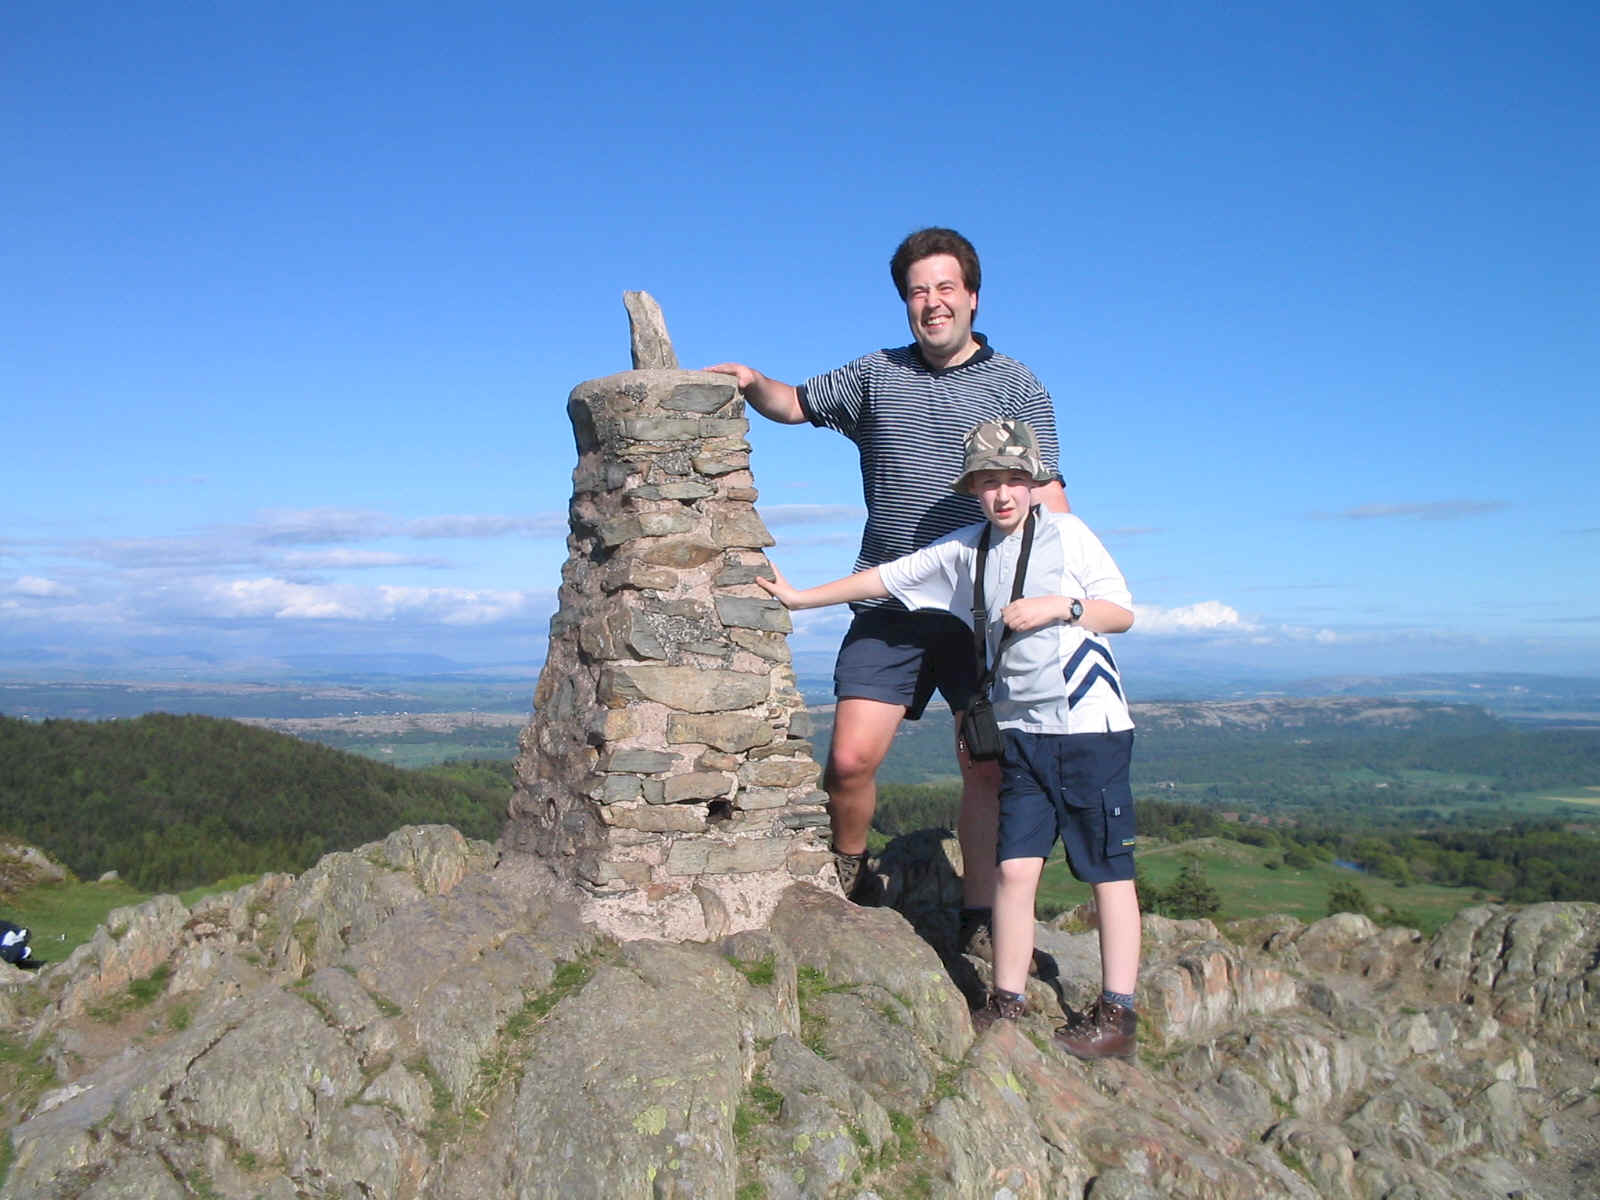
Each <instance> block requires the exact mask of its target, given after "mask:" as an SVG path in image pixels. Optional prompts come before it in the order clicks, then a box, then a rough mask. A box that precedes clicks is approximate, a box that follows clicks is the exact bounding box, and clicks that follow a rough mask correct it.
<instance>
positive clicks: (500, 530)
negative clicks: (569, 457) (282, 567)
mask: <svg viewBox="0 0 1600 1200" xmlns="http://www.w3.org/2000/svg"><path fill="white" fill-rule="evenodd" d="M567 524H568V523H567V514H566V513H564V512H559V513H556V512H543V513H528V514H504V513H459V514H446V515H444V516H437V517H411V518H401V517H394V516H390V515H389V514H387V513H380V512H370V511H365V510H358V509H340V508H308V509H299V510H282V511H273V512H266V513H263V514H261V520H260V523H259V525H258V526H256V527H254V528H251V527H246V529H245V530H244V532H245V534H246V536H249V537H250V538H251V539H252V540H254V541H257V542H260V543H262V544H264V545H269V546H283V545H295V546H308V545H309V546H318V545H326V544H328V543H330V542H354V541H365V540H369V539H373V538H386V537H413V538H486V537H508V536H512V535H517V534H521V535H531V536H534V537H555V536H565V535H566V532H567Z"/></svg>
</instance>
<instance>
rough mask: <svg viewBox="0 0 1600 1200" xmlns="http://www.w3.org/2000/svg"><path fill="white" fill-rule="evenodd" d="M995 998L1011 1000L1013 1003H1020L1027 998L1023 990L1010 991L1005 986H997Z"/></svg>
mask: <svg viewBox="0 0 1600 1200" xmlns="http://www.w3.org/2000/svg"><path fill="white" fill-rule="evenodd" d="M994 998H995V999H996V1000H1009V1001H1011V1002H1012V1003H1013V1004H1020V1003H1022V1001H1024V1000H1026V999H1027V997H1026V996H1024V995H1023V994H1022V993H1021V992H1008V991H1006V990H1005V988H995V989H994Z"/></svg>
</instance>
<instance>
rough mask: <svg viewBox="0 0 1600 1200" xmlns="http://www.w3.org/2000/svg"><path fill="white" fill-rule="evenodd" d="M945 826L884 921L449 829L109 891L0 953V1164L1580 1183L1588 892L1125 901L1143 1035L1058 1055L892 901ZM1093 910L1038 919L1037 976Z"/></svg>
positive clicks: (274, 1184)
mask: <svg viewBox="0 0 1600 1200" xmlns="http://www.w3.org/2000/svg"><path fill="white" fill-rule="evenodd" d="M944 845H945V841H944V839H942V838H940V837H937V836H921V835H919V836H917V837H916V838H914V839H909V840H908V844H907V845H905V846H902V847H900V848H898V849H897V850H896V852H895V857H894V858H893V859H891V866H894V864H895V863H898V864H899V865H898V866H894V870H895V874H894V876H893V878H895V879H896V880H897V881H898V882H899V884H900V887H899V892H898V899H899V900H900V902H901V903H902V904H903V905H904V906H905V908H906V910H907V912H906V913H905V914H903V913H901V912H898V911H895V910H891V909H863V908H857V907H855V906H852V905H850V904H848V903H846V902H845V901H843V900H842V899H841V898H840V897H838V896H837V895H835V894H830V893H827V892H824V891H821V890H818V889H814V888H811V887H808V886H807V885H804V884H797V885H795V886H794V887H793V888H791V889H790V891H788V892H787V893H785V894H784V896H783V897H782V898H781V899H780V901H779V902H778V904H777V906H776V907H775V908H774V910H773V912H772V916H771V919H770V921H769V922H768V923H767V926H766V927H765V928H759V929H745V930H742V931H739V932H736V933H733V934H731V935H729V936H726V937H724V938H722V939H721V940H719V941H705V942H683V943H673V942H666V941H659V940H641V941H633V942H626V943H620V944H619V943H617V942H614V941H611V940H609V939H608V938H606V937H605V936H604V935H602V934H601V933H600V932H599V931H598V930H597V929H596V928H594V927H593V926H590V925H586V924H584V923H583V922H582V921H581V920H580V919H579V917H578V914H579V912H580V910H581V897H578V896H576V895H574V894H573V889H572V888H571V885H570V884H568V883H566V882H565V881H563V880H561V879H560V878H559V877H558V876H556V875H555V874H554V873H552V872H551V871H549V870H548V868H547V867H545V865H544V864H542V863H540V862H538V861H535V860H532V859H529V858H527V857H525V856H521V855H517V854H514V853H500V854H499V855H498V856H497V854H496V852H495V851H494V850H493V848H491V847H489V846H486V845H483V844H475V843H470V842H467V841H465V840H464V839H462V838H461V837H460V836H459V835H458V834H456V833H455V832H454V831H453V830H448V829H444V828H441V827H431V828H409V829H405V830H400V831H398V832H397V833H396V834H394V835H392V836H391V837H390V838H389V839H386V840H385V841H384V842H381V843H374V844H372V845H370V846H364V847H361V848H360V849H358V850H356V851H352V852H350V853H348V854H338V855H329V856H328V857H327V858H325V859H323V860H322V862H321V863H319V864H318V865H317V866H316V867H314V868H313V869H311V870H309V871H307V872H306V873H305V874H304V875H302V876H301V877H299V878H292V877H289V876H272V877H267V878H264V879H262V880H260V881H258V882H256V883H255V884H252V885H250V886H249V887H247V888H244V889H241V890H240V891H239V892H236V893H232V894H230V895H227V896H219V897H210V898H207V899H206V900H204V901H202V902H200V903H198V904H197V905H196V906H195V907H194V908H192V909H185V908H184V907H183V906H182V905H181V904H180V903H178V902H177V901H176V900H175V899H174V898H172V897H162V898H158V899H156V900H152V901H150V902H148V903H147V904H145V905H140V906H137V907H135V908H133V909H127V910H121V911H119V912H118V913H116V914H113V921H114V928H115V929H116V930H117V931H120V936H113V932H112V928H109V927H108V928H107V929H106V930H103V931H102V932H103V934H104V937H103V938H100V937H97V938H96V939H93V940H92V941H91V942H90V943H88V944H86V945H85V947H84V948H83V950H82V952H80V953H78V954H75V955H74V956H72V957H71V958H70V959H69V960H67V961H66V962H63V963H58V964H54V965H51V966H48V967H46V968H44V969H43V970H41V971H39V972H35V973H31V974H28V973H22V972H14V973H13V975H12V976H8V977H6V978H4V979H3V980H0V994H3V997H4V1003H3V1004H0V1013H3V1014H5V1016H4V1021H5V1029H4V1033H5V1035H6V1037H7V1038H8V1039H9V1040H10V1042H11V1043H12V1044H14V1045H33V1046H37V1047H39V1049H40V1061H41V1062H43V1063H46V1064H49V1069H50V1071H51V1072H52V1073H53V1078H51V1079H48V1080H47V1081H44V1082H43V1083H42V1084H40V1085H39V1086H35V1087H33V1088H32V1089H31V1090H25V1091H23V1092H15V1091H14V1092H10V1093H8V1094H7V1095H6V1097H5V1099H4V1100H3V1101H0V1103H4V1104H5V1105H6V1106H7V1107H6V1110H5V1111H6V1114H7V1119H8V1121H9V1123H10V1128H9V1130H8V1136H9V1138H10V1142H11V1147H12V1151H13V1154H12V1161H11V1165H10V1167H9V1170H8V1173H7V1175H6V1177H5V1179H4V1182H3V1184H0V1196H3V1197H6V1198H8V1200H10V1198H21V1197H26V1198H28V1200H33V1198H36V1197H44V1198H57V1197H59V1198H66V1197H104V1198H112V1197H133V1196H138V1197H167V1196H171V1197H179V1196H194V1195H210V1196H222V1197H230V1198H232V1197H240V1198H243V1197H257V1196H264V1197H273V1198H278V1197H281V1198H283V1200H290V1198H294V1197H339V1198H341V1200H343V1198H346V1197H350V1198H354V1197H370V1196H385V1197H399V1198H411V1197H417V1198H427V1200H468V1198H469V1197H470V1198H473V1200H477V1198H480V1197H483V1196H500V1195H520V1196H526V1197H543V1196H548V1197H555V1196H562V1197H569V1196H578V1197H583V1196H593V1197H601V1196H604V1197H656V1196H682V1197H688V1196H695V1197H701V1196H710V1197H728V1198H735V1197H744V1196H753V1195H758V1194H759V1195H763V1196H766V1197H769V1198H773V1197H840V1198H849V1200H859V1198H863V1197H869V1196H879V1197H892V1196H902V1195H935V1196H955V1197H973V1198H978V1197H982V1198H984V1200H990V1198H992V1197H995V1196H1010V1197H1018V1198H1021V1197H1041V1198H1043V1197H1056V1196H1063V1195H1071V1196H1089V1197H1107V1196H1110V1197H1130V1198H1134V1197H1151V1196H1160V1197H1194V1198H1196V1200H1198V1198H1200V1197H1206V1198H1210V1197H1239V1198H1243V1197H1255V1196H1283V1197H1294V1198H1307V1197H1319V1196H1341V1197H1342V1196H1355V1197H1363V1198H1366V1197H1371V1198H1374V1200H1375V1198H1378V1197H1397V1196H1416V1197H1489V1196H1508V1195H1521V1196H1526V1197H1541V1198H1543V1200H1566V1198H1575V1197H1580V1196H1582V1197H1587V1196H1592V1195H1594V1194H1595V1182H1596V1179H1597V1177H1600V1175H1597V1172H1600V1091H1597V1087H1600V1067H1597V1063H1600V1019H1597V1017H1596V1013H1595V1003H1594V998H1595V995H1596V989H1595V979H1594V971H1595V965H1594V964H1595V957H1594V947H1595V946H1596V945H1597V944H1600V940H1597V939H1600V906H1596V905H1593V904H1560V905H1534V906H1529V907H1527V908H1522V909H1514V908H1498V907H1495V908H1489V907H1485V908H1480V909H1473V910H1468V911H1466V912H1463V913H1461V914H1459V915H1458V916H1457V917H1456V918H1455V920H1454V921H1452V922H1450V923H1449V924H1447V925H1446V926H1445V927H1444V928H1443V929H1441V930H1440V932H1439V933H1438V934H1437V935H1436V936H1434V937H1433V938H1431V939H1428V940H1427V941H1423V940H1422V939H1420V938H1418V937H1416V936H1414V935H1410V934H1405V933H1403V932H1402V933H1400V934H1396V933H1395V931H1390V930H1381V929H1377V928H1375V927H1372V926H1371V925H1370V924H1368V923H1365V922H1364V921H1363V920H1362V919H1359V918H1356V919H1353V918H1349V917H1333V918H1328V919H1327V920H1325V921H1319V922H1316V923H1314V924H1312V925H1310V926H1305V925H1301V924H1300V923H1298V922H1295V921H1292V920H1289V919H1287V918H1283V919H1274V920H1272V921H1265V922H1248V923H1241V924H1240V925H1238V926H1237V927H1231V926H1230V927H1222V928H1218V927H1216V926H1214V925H1212V924H1211V923H1209V922H1161V921H1159V920H1158V919H1155V918H1151V919H1150V921H1149V924H1148V936H1147V949H1148V956H1147V963H1146V970H1145V972H1144V975H1143V978H1142V981H1141V986H1140V1009H1141V1014H1142V1022H1143V1025H1142V1030H1141V1050H1140V1053H1139V1056H1138V1057H1137V1058H1136V1059H1134V1060H1130V1061H1109V1062H1102V1063H1083V1062H1079V1061H1077V1060H1075V1059H1071V1058H1069V1057H1067V1056H1065V1055H1064V1054H1062V1053H1061V1052H1060V1051H1059V1050H1057V1049H1056V1048H1055V1047H1054V1045H1053V1044H1052V1042H1051V1040H1050V1032H1051V1030H1052V1028H1053V1026H1054V1025H1055V1024H1056V1023H1058V1022H1059V1021H1060V1019H1061V1007H1060V1001H1059V998H1058V993H1057V992H1056V991H1055V990H1054V988H1052V987H1051V986H1049V985H1048V984H1046V983H1037V982H1036V983H1035V984H1034V985H1033V987H1032V988H1031V989H1030V993H1029V995H1030V1001H1031V1002H1032V1004H1033V1005H1034V1010H1035V1011H1034V1012H1033V1013H1031V1014H1030V1015H1029V1016H1028V1017H1026V1018H1025V1019H1024V1020H1022V1021H1020V1022H1014V1023H1013V1022H1000V1023H998V1024H996V1025H995V1026H994V1027H992V1028H991V1029H990V1030H989V1031H987V1032H986V1033H985V1034H983V1036H981V1037H978V1038H976V1039H975V1038H974V1036H973V1031H972V1026H971V1024H970V1020H969V1018H968V1015H967V1009H966V1004H965V1000H964V997H963V995H962V991H961V988H960V987H958V985H957V982H956V980H955V976H956V975H958V974H961V972H960V971H958V970H955V969H954V968H955V967H956V966H957V964H954V963H952V961H951V960H950V959H949V957H948V956H946V957H944V958H941V956H940V954H939V953H938V952H936V949H935V947H934V946H932V945H931V944H930V943H929V942H928V941H927V940H925V938H924V936H923V935H921V934H919V933H918V931H917V928H916V926H915V925H914V924H913V922H912V921H911V920H909V919H908V916H907V914H909V913H912V912H927V911H931V909H932V907H933V898H934V897H937V896H942V895H944V893H945V889H946V887H947V884H948V880H949V876H950V873H951V872H952V871H953V869H954V868H953V865H952V864H951V863H950V862H949V861H948V860H947V861H946V862H945V864H944V865H943V866H940V865H939V864H938V863H935V862H933V861H924V862H922V863H921V864H915V863H913V862H912V861H911V859H910V857H909V855H910V852H911V847H915V848H916V852H917V853H920V854H922V855H924V856H928V855H934V854H943V853H945V851H944V849H943V847H944ZM885 857H886V858H888V857H890V856H887V855H886V856H885ZM710 897H711V899H712V900H715V895H714V894H710ZM709 911H710V910H709V909H708V912H709ZM130 939H131V940H130ZM1093 940H1094V935H1093V933H1092V932H1091V933H1074V932H1069V931H1068V929H1066V928H1061V929H1048V930H1047V929H1045V928H1044V927H1041V941H1042V943H1043V944H1046V945H1048V946H1050V947H1052V948H1053V953H1054V955H1055V958H1056V961H1057V964H1058V965H1059V966H1060V967H1061V969H1062V972H1063V977H1062V979H1061V980H1059V981H1057V984H1056V986H1057V987H1059V988H1060V989H1061V991H1060V993H1059V994H1060V995H1066V996H1076V995H1080V994H1082V993H1083V992H1085V991H1087V990H1088V989H1089V988H1090V987H1091V986H1092V980H1084V979H1080V978H1077V976H1078V975H1079V974H1082V973H1085V972H1092V970H1093V967H1094V957H1093V952H1092V951H1093ZM125 943H126V944H125ZM441 944H445V945H448V946H449V947H450V948H451V949H450V952H449V953H448V954H441V953H439V952H438V947H439V946H440V945H441ZM202 959H206V960H208V961H209V964H210V965H209V966H208V967H207V968H206V969H205V970H203V971H202V970H200V969H199V968H198V966H197V964H199V963H200V962H201V961H202ZM1308 964H1314V965H1308ZM960 965H961V966H964V967H965V969H966V972H967V973H969V974H971V975H981V973H982V967H981V965H980V964H976V963H973V962H970V961H966V960H962V963H961V964H960ZM163 967H166V968H168V972H167V973H166V974H165V975H162V974H160V972H161V969H162V968H163ZM135 972H137V974H135ZM152 978H155V979H164V981H165V991H164V992H163V993H162V994H161V995H160V996H159V998H158V999H157V1000H156V1001H155V1002H154V1003H153V1004H151V1005H150V1006H149V1007H147V1008H143V1009H139V1010H137V1011H135V1012H133V1013H131V1014H127V1015H123V1016H112V1017H108V1016H106V1015H105V1014H106V1013H107V1011H108V1005H110V1002H111V1001H113V1000H114V999H115V998H116V997H117V996H119V995H122V994H125V993H126V992H127V989H128V987H129V984H130V983H132V982H138V981H148V980H150V979H152ZM111 1007H113V1008H114V1006H111ZM97 1014H98V1015H97Z"/></svg>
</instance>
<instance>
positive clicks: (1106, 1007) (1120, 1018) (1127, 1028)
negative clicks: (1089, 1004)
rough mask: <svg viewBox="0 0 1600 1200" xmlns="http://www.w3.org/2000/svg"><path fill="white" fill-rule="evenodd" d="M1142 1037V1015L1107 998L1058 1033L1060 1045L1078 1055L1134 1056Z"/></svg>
mask: <svg viewBox="0 0 1600 1200" xmlns="http://www.w3.org/2000/svg"><path fill="white" fill-rule="evenodd" d="M1138 1040H1139V1017H1138V1015H1137V1014H1136V1013H1135V1012H1134V1011H1133V1009H1131V1008H1127V1007H1125V1006H1123V1005H1121V1004H1112V1003H1111V1002H1110V1001H1108V1000H1105V999H1103V998H1102V999H1099V1000H1096V1001H1095V1002H1094V1007H1093V1008H1091V1009H1090V1010H1089V1011H1088V1012H1087V1013H1085V1014H1084V1015H1083V1017H1082V1018H1081V1019H1080V1020H1077V1021H1072V1022H1069V1023H1068V1024H1066V1025H1063V1026H1061V1028H1059V1029H1057V1030H1056V1032H1055V1043H1056V1045H1058V1046H1060V1047H1061V1048H1062V1049H1063V1050H1065V1051H1066V1052H1067V1053H1068V1054H1071V1055H1072V1056H1074V1057H1075V1058H1132V1057H1133V1050H1134V1046H1135V1045H1136V1044H1137V1043H1138Z"/></svg>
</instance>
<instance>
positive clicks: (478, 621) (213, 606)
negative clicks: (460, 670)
mask: <svg viewBox="0 0 1600 1200" xmlns="http://www.w3.org/2000/svg"><path fill="white" fill-rule="evenodd" d="M203 599H204V600H205V602H206V608H207V610H208V612H209V614H210V615H211V616H213V617H220V618H224V619H228V618H232V619H239V618H261V617H269V618H272V619H274V620H301V621H393V620H404V621H421V622H424V623H437V624H442V625H486V624H492V623H494V622H496V621H504V620H508V619H510V618H513V617H523V616H532V615H534V614H535V613H536V612H538V611H543V610H544V609H545V608H546V607H547V606H548V602H549V601H548V593H546V592H530V591H494V590H484V589H472V588H425V587H398V586H380V587H375V588H368V587H357V586H353V585H346V584H341V585H322V584H310V583H296V582H294V581H293V580H287V579H277V578H263V579H229V580H212V581H209V583H208V584H207V586H206V587H205V588H204V589H203Z"/></svg>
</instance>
